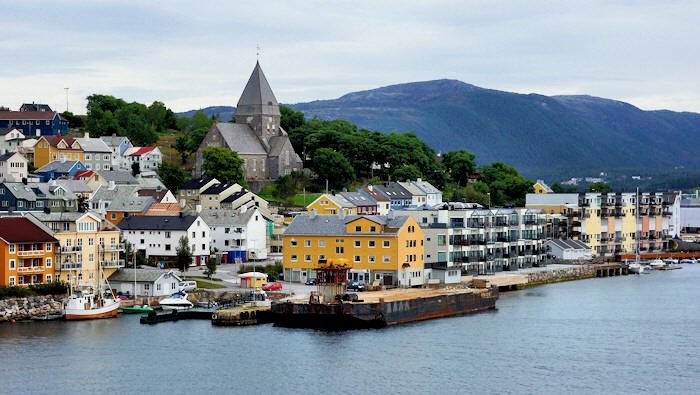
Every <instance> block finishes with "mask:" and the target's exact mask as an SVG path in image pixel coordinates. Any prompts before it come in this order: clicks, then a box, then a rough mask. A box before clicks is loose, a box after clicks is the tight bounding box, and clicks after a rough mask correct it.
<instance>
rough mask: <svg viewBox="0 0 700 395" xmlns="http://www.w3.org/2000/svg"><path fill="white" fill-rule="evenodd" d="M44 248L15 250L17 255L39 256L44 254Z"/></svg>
mask: <svg viewBox="0 0 700 395" xmlns="http://www.w3.org/2000/svg"><path fill="white" fill-rule="evenodd" d="M44 253H45V252H44V250H25V251H17V256H41V255H44Z"/></svg>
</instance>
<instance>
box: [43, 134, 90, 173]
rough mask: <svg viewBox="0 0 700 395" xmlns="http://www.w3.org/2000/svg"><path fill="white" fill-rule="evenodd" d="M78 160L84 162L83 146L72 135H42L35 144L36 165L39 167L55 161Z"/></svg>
mask: <svg viewBox="0 0 700 395" xmlns="http://www.w3.org/2000/svg"><path fill="white" fill-rule="evenodd" d="M56 160H58V161H61V160H77V161H80V162H82V161H83V160H84V158H83V147H82V146H81V145H80V143H79V142H78V141H77V140H76V139H74V138H73V137H71V136H62V135H60V134H58V135H56V136H42V137H41V138H40V139H39V140H37V142H36V144H34V167H36V168H37V169H38V168H40V167H42V166H44V165H46V164H48V163H49V162H53V161H56Z"/></svg>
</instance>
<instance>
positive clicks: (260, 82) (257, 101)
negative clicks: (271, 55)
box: [236, 62, 280, 116]
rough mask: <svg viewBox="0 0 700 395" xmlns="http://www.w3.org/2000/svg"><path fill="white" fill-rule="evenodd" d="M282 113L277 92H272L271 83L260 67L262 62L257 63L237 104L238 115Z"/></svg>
mask: <svg viewBox="0 0 700 395" xmlns="http://www.w3.org/2000/svg"><path fill="white" fill-rule="evenodd" d="M260 114H262V115H277V116H279V115H280V109H279V104H277V99H276V98H275V94H274V93H272V88H270V84H268V83H267V78H265V74H264V73H263V71H262V69H261V68H260V63H259V62H257V63H255V68H254V69H253V73H252V74H251V75H250V78H249V79H248V83H247V84H246V85H245V89H243V93H242V94H241V98H240V99H238V104H237V105H236V115H260Z"/></svg>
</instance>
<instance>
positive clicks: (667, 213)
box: [663, 210, 673, 217]
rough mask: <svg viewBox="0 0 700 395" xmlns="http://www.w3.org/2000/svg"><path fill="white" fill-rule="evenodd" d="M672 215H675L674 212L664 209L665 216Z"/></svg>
mask: <svg viewBox="0 0 700 395" xmlns="http://www.w3.org/2000/svg"><path fill="white" fill-rule="evenodd" d="M671 215H673V213H671V212H670V211H668V210H664V211H663V216H664V217H670V216H671Z"/></svg>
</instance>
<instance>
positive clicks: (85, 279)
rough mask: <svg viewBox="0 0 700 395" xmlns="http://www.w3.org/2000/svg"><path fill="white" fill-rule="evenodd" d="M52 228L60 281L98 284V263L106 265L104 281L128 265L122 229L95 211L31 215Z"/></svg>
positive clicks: (37, 213)
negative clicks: (125, 257) (55, 242)
mask: <svg viewBox="0 0 700 395" xmlns="http://www.w3.org/2000/svg"><path fill="white" fill-rule="evenodd" d="M29 215H31V216H32V217H34V218H36V219H37V220H39V221H41V222H42V223H43V224H44V225H46V226H47V227H48V228H50V229H51V230H52V231H53V232H55V233H54V234H53V236H54V237H55V238H56V239H57V240H58V242H59V246H58V247H57V248H56V251H55V253H56V260H55V271H56V281H59V280H61V281H66V282H69V283H71V284H73V285H95V284H97V281H100V277H99V271H98V265H101V266H102V270H103V273H102V276H103V278H102V280H104V278H108V277H109V276H110V275H111V274H112V273H114V272H115V271H116V270H117V269H119V268H121V267H124V260H123V259H120V257H119V253H120V252H123V251H124V246H123V244H122V243H121V240H120V238H119V230H117V229H116V228H114V227H112V226H110V225H109V224H108V223H105V224H106V225H103V223H102V221H101V219H100V217H99V216H98V215H95V214H93V213H89V212H88V213H80V212H53V213H44V212H36V213H31V214H29Z"/></svg>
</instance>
